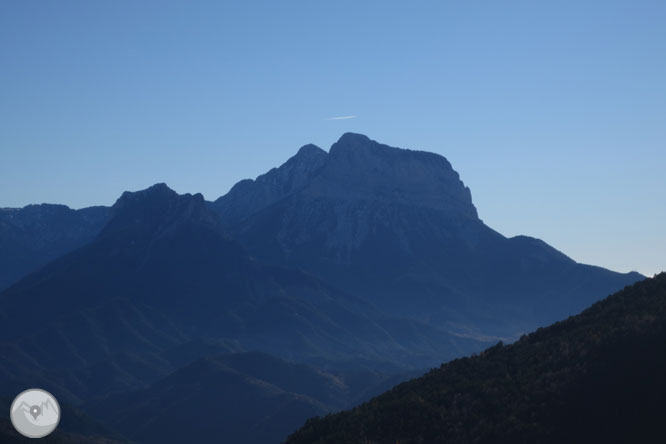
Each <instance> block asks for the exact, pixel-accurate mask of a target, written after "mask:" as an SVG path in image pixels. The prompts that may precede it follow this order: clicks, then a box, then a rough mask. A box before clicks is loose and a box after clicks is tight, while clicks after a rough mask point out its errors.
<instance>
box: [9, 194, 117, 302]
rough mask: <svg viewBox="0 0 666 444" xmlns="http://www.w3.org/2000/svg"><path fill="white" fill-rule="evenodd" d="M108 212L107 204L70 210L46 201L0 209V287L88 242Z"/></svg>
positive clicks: (102, 223) (106, 218) (97, 230)
mask: <svg viewBox="0 0 666 444" xmlns="http://www.w3.org/2000/svg"><path fill="white" fill-rule="evenodd" d="M108 213H109V208H108V207H90V208H84V209H81V210H72V209H70V208H68V207H66V206H65V205H50V204H41V205H28V206H26V207H23V208H1V209H0V290H2V289H4V288H6V287H8V286H9V285H11V284H12V283H14V282H16V281H18V280H19V278H21V277H23V276H25V275H27V274H28V273H30V272H32V271H35V270H37V269H38V268H40V267H42V266H43V265H46V264H47V263H48V262H50V261H51V260H53V259H55V258H57V257H59V256H62V255H63V254H65V253H68V252H70V251H72V250H74V249H76V248H78V247H80V246H82V245H84V244H86V243H87V242H89V241H91V240H92V239H93V238H94V237H95V236H96V235H97V233H98V232H99V230H101V229H102V227H103V226H104V224H105V223H106V221H107V220H108Z"/></svg>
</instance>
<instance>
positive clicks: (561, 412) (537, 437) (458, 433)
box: [287, 273, 666, 444]
mask: <svg viewBox="0 0 666 444" xmlns="http://www.w3.org/2000/svg"><path fill="white" fill-rule="evenodd" d="M665 344H666V274H665V273H662V274H660V275H658V276H655V278H653V279H646V280H645V281H642V282H639V283H636V284H634V285H633V286H631V287H627V288H625V289H624V290H622V291H619V292H618V293H616V294H613V295H612V296H609V297H608V298H606V299H604V300H603V301H601V302H597V303H596V304H594V305H593V306H591V307H590V308H588V309H587V310H585V311H583V312H582V313H581V314H579V315H577V316H574V317H570V318H569V319H567V320H565V321H561V322H558V323H556V324H553V325H551V326H550V327H547V328H540V329H539V330H537V331H536V332H534V333H532V334H530V335H528V336H525V337H522V338H521V339H520V340H519V341H518V342H516V343H514V344H512V345H508V346H504V345H502V344H501V343H500V344H498V345H496V346H494V347H492V348H489V349H487V350H486V351H484V352H483V353H481V354H479V355H475V356H472V357H469V358H462V359H456V360H454V361H452V362H449V363H447V364H444V365H442V366H441V367H440V368H438V369H435V370H432V371H431V372H430V373H428V374H426V375H425V376H422V377H420V378H418V379H414V380H412V381H409V382H405V383H402V384H400V385H398V386H397V387H395V388H393V389H392V390H390V391H388V392H386V393H384V394H382V395H381V396H378V397H376V398H374V399H372V400H371V401H369V402H367V403H365V404H362V405H360V406H358V407H356V408H354V409H352V410H350V411H346V412H343V413H339V414H334V415H329V416H326V417H324V418H319V419H312V420H310V421H308V422H307V423H306V424H305V426H304V427H303V428H301V429H300V430H298V431H297V432H296V433H294V434H293V435H292V436H291V437H290V439H288V440H287V443H289V444H300V443H321V444H323V443H341V442H344V443H368V442H373V443H378V444H379V443H395V442H400V443H405V444H410V443H470V442H476V443H534V442H539V443H551V442H552V443H559V442H581V443H582V442H585V443H588V442H642V443H657V442H663V440H664V438H665V437H666V432H665V431H664V427H663V424H664V423H663V419H664V416H665V415H666V406H665V405H664V399H666V378H665V377H664V375H666V347H665Z"/></svg>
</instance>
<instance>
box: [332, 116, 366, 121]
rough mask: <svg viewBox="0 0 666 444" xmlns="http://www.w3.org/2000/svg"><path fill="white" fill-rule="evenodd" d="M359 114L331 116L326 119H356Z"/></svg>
mask: <svg viewBox="0 0 666 444" xmlns="http://www.w3.org/2000/svg"><path fill="white" fill-rule="evenodd" d="M357 117H358V116H340V117H329V118H328V119H324V120H345V119H355V118H357Z"/></svg>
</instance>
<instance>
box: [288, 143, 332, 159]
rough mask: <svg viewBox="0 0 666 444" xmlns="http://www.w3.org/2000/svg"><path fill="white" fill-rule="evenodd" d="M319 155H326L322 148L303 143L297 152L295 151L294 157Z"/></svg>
mask: <svg viewBox="0 0 666 444" xmlns="http://www.w3.org/2000/svg"><path fill="white" fill-rule="evenodd" d="M321 155H326V151H324V150H322V149H321V148H319V147H318V146H317V145H314V144H312V143H308V144H307V145H303V146H302V147H300V148H299V150H298V152H297V153H296V156H294V157H300V156H321Z"/></svg>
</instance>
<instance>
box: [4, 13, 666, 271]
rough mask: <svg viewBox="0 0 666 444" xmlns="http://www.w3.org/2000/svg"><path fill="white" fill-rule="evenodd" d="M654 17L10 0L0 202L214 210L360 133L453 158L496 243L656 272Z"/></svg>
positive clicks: (658, 123) (658, 107)
mask: <svg viewBox="0 0 666 444" xmlns="http://www.w3.org/2000/svg"><path fill="white" fill-rule="evenodd" d="M664 23H666V2H663V1H580V0H578V1H558V2H534V1H502V2H496V1H437V2H390V1H358V0H356V1H335V2H323V1H313V0H309V1H270V2H269V1H266V2H254V1H244V2H233V3H232V2H221V1H210V2H208V1H197V2H186V1H179V2H173V1H141V2H136V1H121V0H114V1H95V2H91V1H64V0H62V1H57V2H56V1H53V2H43V1H31V0H25V1H18V0H17V1H4V2H2V3H1V4H0V60H1V62H0V65H1V68H0V206H5V207H7V206H11V207H15V206H23V205H26V204H28V203H41V202H53V203H65V204H67V205H70V206H72V207H77V208H78V207H83V206H88V205H93V204H105V205H109V204H112V203H113V202H114V200H115V199H116V198H117V197H118V196H119V195H120V194H121V193H122V191H124V190H136V189H141V188H145V187H147V186H149V185H151V184H153V183H155V182H167V183H168V184H169V185H170V186H171V187H172V188H174V189H175V190H177V191H178V192H202V193H203V194H204V196H205V197H206V198H207V199H211V200H212V199H215V198H217V197H218V196H220V195H222V194H224V193H225V192H226V191H227V190H228V189H229V188H230V187H231V186H232V185H233V184H234V183H235V182H236V181H238V180H240V179H243V178H247V177H255V176H257V175H258V174H260V173H262V172H264V171H266V170H268V169H270V168H271V167H273V166H277V165H279V164H280V163H282V162H283V161H285V160H286V159H287V158H288V157H289V156H291V155H292V154H294V153H295V152H296V150H297V149H298V148H299V147H300V146H301V145H304V144H306V143H310V142H312V143H315V144H317V145H319V146H321V147H323V148H325V149H328V147H329V146H330V145H331V144H332V143H333V142H334V141H335V140H336V139H337V138H338V137H339V136H340V135H341V134H342V133H343V132H346V131H354V132H360V133H364V134H367V135H368V136H370V137H371V138H373V139H376V140H378V141H381V142H383V143H387V144H390V145H394V146H400V147H405V148H414V149H422V150H428V151H434V152H438V153H440V154H442V155H444V156H446V157H447V158H448V159H449V160H450V161H451V163H452V164H453V166H454V168H455V169H456V170H457V171H458V172H459V173H460V174H461V176H462V179H463V180H464V181H465V183H466V184H467V185H468V186H469V187H470V188H471V190H472V195H473V199H474V202H475V204H476V206H477V208H478V210H479V214H480V216H481V218H482V219H484V221H485V222H486V223H487V224H489V225H490V226H491V227H493V228H495V229H496V230H498V231H500V232H501V233H503V234H505V235H507V236H511V235H515V234H527V235H532V236H536V237H540V238H542V239H544V240H545V241H546V242H548V243H550V244H551V245H553V246H555V247H556V248H558V249H560V250H562V251H563V252H565V253H566V254H568V255H570V256H572V257H573V258H574V259H576V260H578V261H581V262H587V263H593V264H597V265H602V266H605V267H608V268H611V269H613V270H618V271H630V270H638V271H641V272H643V273H644V274H648V275H652V274H653V273H656V272H658V271H661V270H663V269H666V254H665V253H664V252H666V233H664V228H663V227H664V221H665V220H666V204H665V203H664V192H665V191H666V174H664V165H666V81H664V79H666V56H665V54H666V26H664ZM352 115H353V116H357V117H356V118H353V119H342V120H327V119H329V118H331V117H340V116H352Z"/></svg>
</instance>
